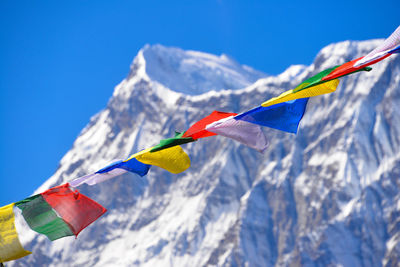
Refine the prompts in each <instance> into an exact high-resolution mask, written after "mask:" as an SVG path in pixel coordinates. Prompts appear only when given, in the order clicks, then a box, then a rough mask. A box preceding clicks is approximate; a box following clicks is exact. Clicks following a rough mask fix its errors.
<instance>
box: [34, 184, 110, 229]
mask: <svg viewBox="0 0 400 267" xmlns="http://www.w3.org/2000/svg"><path fill="white" fill-rule="evenodd" d="M41 195H42V196H43V198H44V199H45V200H46V202H47V203H49V205H50V206H51V207H52V208H53V209H54V210H55V211H56V212H57V213H58V215H60V216H61V218H62V219H63V220H64V221H65V222H66V223H67V224H68V226H69V227H70V228H71V230H72V232H73V233H74V234H75V236H78V234H79V233H80V231H82V230H83V229H84V228H85V227H86V226H88V225H89V224H91V223H92V222H94V221H95V220H96V219H97V218H99V217H100V216H101V215H103V213H105V212H106V211H107V210H106V209H105V208H104V207H103V206H101V205H100V204H99V203H97V202H96V201H94V200H92V199H90V198H88V197H87V196H85V195H83V194H81V193H79V191H78V190H75V191H72V190H71V189H70V187H69V184H68V183H67V184H64V185H60V186H56V187H53V188H50V189H49V190H47V191H45V192H43V193H42V194H41Z"/></svg>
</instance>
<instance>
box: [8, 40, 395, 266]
mask: <svg viewBox="0 0 400 267" xmlns="http://www.w3.org/2000/svg"><path fill="white" fill-rule="evenodd" d="M379 42H380V40H372V41H364V42H350V41H346V42H342V43H337V44H332V45H329V46H327V47H325V48H324V49H322V50H321V52H320V53H319V54H318V55H317V57H316V59H315V61H314V63H313V64H312V65H311V66H308V67H306V66H293V67H291V68H289V69H288V70H286V71H285V72H284V73H282V74H281V75H279V76H276V77H273V76H270V77H265V76H264V77H265V78H262V79H259V80H258V81H256V80H257V79H258V78H260V77H262V74H260V73H259V72H257V71H254V70H251V69H249V68H247V67H241V66H240V65H239V64H237V63H232V62H233V61H232V60H230V59H225V58H224V57H220V58H218V57H216V56H212V55H207V54H204V53H197V52H185V51H182V50H179V49H175V48H166V47H162V46H159V45H157V46H146V47H145V48H144V49H142V50H141V51H140V52H139V54H138V56H137V57H136V58H135V60H134V62H133V64H132V66H131V71H130V73H129V75H128V77H127V78H126V79H125V80H123V81H122V82H121V83H120V84H119V85H118V86H117V87H116V88H115V91H114V94H113V96H112V98H111V99H110V101H109V103H108V104H107V107H106V108H105V109H104V110H103V111H102V112H100V113H99V114H97V115H96V116H94V117H93V118H92V119H91V121H90V123H89V124H88V126H87V127H86V128H85V129H84V130H83V131H82V133H81V134H80V136H79V137H78V138H77V140H76V141H75V142H74V145H73V147H72V148H71V150H70V151H69V152H68V153H67V154H66V155H65V156H64V158H63V159H62V160H61V162H60V167H59V169H58V170H57V171H56V173H55V174H54V175H53V176H52V177H51V178H50V179H49V180H48V181H47V182H46V183H45V184H44V185H43V186H42V187H41V188H39V189H38V191H41V190H44V189H46V188H48V187H50V186H53V185H57V184H60V183H63V182H65V181H67V180H68V179H73V178H75V177H78V176H81V175H84V174H87V173H89V172H92V171H95V170H97V169H99V168H100V167H103V166H104V165H105V164H107V163H108V162H110V161H111V160H113V159H115V158H123V157H125V156H127V155H129V154H131V153H134V152H136V151H138V150H140V149H142V148H147V147H149V146H151V145H153V144H155V143H157V142H158V141H159V140H160V139H161V138H165V137H170V136H173V133H174V131H175V130H178V131H182V130H186V129H187V128H188V127H189V126H190V125H191V124H192V123H194V122H196V121H198V120H199V119H201V118H202V117H204V116H206V115H208V114H209V113H211V112H212V111H213V110H214V109H216V110H221V111H229V112H240V111H245V110H247V109H249V108H252V107H254V106H257V105H259V104H260V103H261V102H262V101H263V100H266V99H268V98H270V97H273V96H276V95H278V94H279V93H281V92H283V91H285V90H288V89H292V88H293V87H294V86H296V85H297V84H298V83H299V82H301V81H302V80H303V79H304V78H306V77H309V76H311V75H313V74H315V73H317V72H319V71H321V70H323V69H325V68H328V67H331V66H333V65H337V64H340V63H343V62H345V61H348V60H350V59H353V58H357V57H359V56H362V55H365V54H367V53H368V52H369V51H371V50H372V49H373V48H374V47H376V46H377V45H378V44H379ZM179 53H181V54H179ZM188 58H189V59H190V60H189V59H188ZM199 62H200V63H199ZM210 66H213V67H210ZM216 69H217V70H218V71H220V72H217V71H216ZM164 71H165V72H164ZM163 72H164V73H163ZM165 73H167V74H169V75H165ZM180 77H181V78H180ZM193 77H194V78H193ZM253 82H254V83H253ZM251 83H253V84H251ZM245 86H247V87H245ZM207 87H208V88H209V89H212V90H214V91H210V92H205V90H206V89H207ZM241 87H244V88H242V89H238V88H241ZM223 89H236V90H223ZM182 92H183V93H185V94H183V93H182ZM203 92H204V93H203ZM201 93H202V94H201ZM399 104H400V57H398V56H397V57H396V56H393V57H391V58H388V59H386V60H384V61H383V62H381V63H378V64H377V65H375V66H374V67H373V70H372V71H371V72H369V73H358V74H354V75H352V76H349V77H346V78H343V79H341V84H340V85H339V88H338V90H337V92H336V93H333V94H329V95H324V96H321V97H315V98H313V99H311V100H310V101H309V105H308V107H307V112H306V115H305V116H304V118H303V120H302V123H301V125H300V129H299V134H298V135H292V134H287V133H284V132H280V131H277V130H273V129H265V132H266V134H267V137H268V138H269V139H270V143H271V145H270V148H269V149H267V151H266V152H265V154H264V155H262V154H259V153H258V152H256V151H254V150H251V149H249V148H247V147H245V146H242V145H240V144H238V143H236V142H233V141H230V140H228V139H224V138H223V137H219V136H217V137H211V138H207V139H204V140H199V141H198V142H194V143H191V144H188V145H186V146H184V149H185V150H186V151H187V152H188V154H189V155H190V157H191V161H192V166H191V167H190V169H188V170H187V171H186V172H184V173H182V174H180V175H172V174H170V173H167V172H166V171H164V170H161V169H158V168H156V167H153V168H152V169H151V170H150V172H149V174H148V175H147V176H146V177H144V178H140V177H138V176H135V175H131V174H126V175H123V176H121V177H118V178H116V179H114V180H111V181H107V182H105V183H103V184H100V185H97V186H93V187H88V186H82V192H83V193H85V194H87V195H88V196H90V197H92V198H93V199H95V200H96V201H98V202H99V203H101V204H102V205H104V206H105V207H106V208H108V210H109V211H108V213H107V214H106V215H104V216H103V217H102V218H100V219H99V220H98V221H96V222H95V223H94V224H93V225H91V226H89V227H88V228H87V229H85V230H84V231H83V232H82V233H81V234H80V236H79V237H78V238H77V240H74V238H64V239H62V240H59V241H55V242H53V243H52V242H50V241H48V240H46V239H45V237H40V238H37V239H34V240H27V243H28V244H29V246H28V248H30V249H32V252H33V254H32V255H31V256H28V257H26V258H23V259H21V260H18V261H15V262H14V263H13V264H12V265H14V266H40V265H45V266H116V265H121V266H135V265H140V266H206V265H224V266H243V265H247V264H248V265H249V266H273V265H276V266H281V265H285V266H287V265H306V266H326V265H329V264H333V265H339V264H342V265H343V266H349V265H354V266H380V265H388V266H395V265H397V264H399V262H398V261H399V260H398V259H399V258H400V243H399V240H400V224H399V219H398V218H399V212H400V208H399V207H400V205H399V203H400V199H399V198H400V193H399V190H398V188H399V182H398V177H399V174H400V167H399V166H400V133H399V132H400V123H399V122H400V121H399V120H400V117H399V115H400V114H399V113H400V109H398V106H399Z"/></svg>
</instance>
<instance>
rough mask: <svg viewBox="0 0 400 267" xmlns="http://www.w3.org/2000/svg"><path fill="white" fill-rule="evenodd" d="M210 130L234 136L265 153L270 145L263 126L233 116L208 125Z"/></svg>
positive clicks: (207, 127)
mask: <svg viewBox="0 0 400 267" xmlns="http://www.w3.org/2000/svg"><path fill="white" fill-rule="evenodd" d="M206 129H207V130H208V131H210V132H213V133H216V134H219V135H222V136H225V137H228V138H232V139H234V140H236V141H239V142H241V143H242V144H245V145H246V146H249V147H251V148H254V149H256V150H258V151H259V152H261V153H263V152H264V150H265V149H266V148H267V147H268V141H267V138H266V137H265V135H264V132H263V131H262V129H261V127H260V126H258V125H256V124H252V123H249V122H247V121H244V120H235V119H234V117H233V116H231V117H228V118H224V119H221V120H219V121H216V122H213V123H211V124H209V125H207V126H206Z"/></svg>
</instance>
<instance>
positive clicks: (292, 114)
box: [234, 98, 308, 133]
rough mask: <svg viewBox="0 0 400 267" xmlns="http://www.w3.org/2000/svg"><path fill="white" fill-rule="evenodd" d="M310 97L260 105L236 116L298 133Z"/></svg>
mask: <svg viewBox="0 0 400 267" xmlns="http://www.w3.org/2000/svg"><path fill="white" fill-rule="evenodd" d="M307 102H308V98H301V99H296V100H291V101H288V102H283V103H279V104H275V105H272V106H267V107H263V106H259V107H256V108H253V109H251V110H249V111H247V112H244V113H241V114H239V115H237V116H235V117H234V118H235V119H236V120H244V121H247V122H251V123H255V124H258V125H261V126H266V127H270V128H274V129H278V130H281V131H285V132H289V133H297V129H298V127H299V123H300V120H301V119H302V118H303V115H304V113H305V111H306V107H307Z"/></svg>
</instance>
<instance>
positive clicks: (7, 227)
mask: <svg viewBox="0 0 400 267" xmlns="http://www.w3.org/2000/svg"><path fill="white" fill-rule="evenodd" d="M13 207H14V203H12V204H9V205H7V206H4V207H0V262H5V261H11V260H16V259H19V258H22V257H25V256H27V255H29V254H31V252H30V251H27V250H25V249H24V248H23V247H22V245H21V243H20V242H19V239H18V233H17V230H16V229H15V224H14V211H13Z"/></svg>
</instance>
